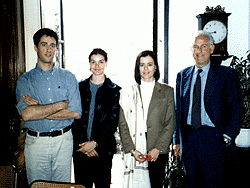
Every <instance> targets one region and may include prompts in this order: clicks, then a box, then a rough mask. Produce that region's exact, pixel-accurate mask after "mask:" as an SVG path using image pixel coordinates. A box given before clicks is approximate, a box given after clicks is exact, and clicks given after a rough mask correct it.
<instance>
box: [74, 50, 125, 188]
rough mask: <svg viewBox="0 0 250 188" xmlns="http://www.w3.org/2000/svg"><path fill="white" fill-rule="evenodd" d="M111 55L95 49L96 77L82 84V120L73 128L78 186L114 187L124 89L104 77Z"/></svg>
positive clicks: (91, 59)
mask: <svg viewBox="0 0 250 188" xmlns="http://www.w3.org/2000/svg"><path fill="white" fill-rule="evenodd" d="M107 60H108V58H107V53H106V52H105V51H104V50H102V49H99V48H97V49H94V50H93V51H92V52H91V53H90V55H89V65H90V70H91V71H92V73H93V74H92V75H91V76H90V77H89V78H88V79H86V80H84V81H82V82H80V83H79V89H80V93H81V102H82V117H81V119H79V120H76V121H75V122H74V124H73V126H72V130H73V138H74V153H73V160H74V171H75V182H76V183H79V184H82V185H84V186H85V187H86V188H92V185H93V183H94V184H95V187H96V188H99V187H101V188H104V187H110V184H111V167H112V159H113V155H114V153H115V152H116V140H115V137H114V133H115V131H116V130H117V126H118V116H119V110H120V105H119V97H120V92H119V90H120V89H121V88H120V87H119V86H118V85H116V84H114V83H113V82H112V81H111V80H110V79H109V78H107V77H106V76H105V74H104V70H105V67H107Z"/></svg>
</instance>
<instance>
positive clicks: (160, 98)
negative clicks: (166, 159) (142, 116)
mask: <svg viewBox="0 0 250 188" xmlns="http://www.w3.org/2000/svg"><path fill="white" fill-rule="evenodd" d="M138 87H139V85H138ZM139 91H140V88H139ZM128 102H129V101H128ZM174 106H175V105H174V89H173V88H171V87H170V86H168V85H166V84H160V83H158V82H156V83H155V86H154V90H153V94H152V98H151V101H150V104H149V109H148V117H147V151H150V150H151V149H153V148H156V149H158V150H160V153H161V154H166V153H167V152H168V150H169V145H170V144H171V141H172V135H173V132H174V130H175V126H176V123H175V107H174ZM123 110H124V109H122V108H121V110H120V117H119V133H120V136H121V141H122V145H123V149H124V150H125V152H126V153H128V152H129V151H131V150H133V149H136V148H135V145H134V143H133V140H132V137H131V136H133V135H130V132H129V128H128V125H127V122H126V119H125V116H124V111H123ZM126 113H127V112H126Z"/></svg>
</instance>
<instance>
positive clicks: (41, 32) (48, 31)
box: [33, 28, 58, 47]
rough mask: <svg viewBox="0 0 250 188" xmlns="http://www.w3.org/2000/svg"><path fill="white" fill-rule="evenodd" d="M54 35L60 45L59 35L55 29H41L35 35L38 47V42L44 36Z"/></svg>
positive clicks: (34, 39) (35, 42) (34, 40)
mask: <svg viewBox="0 0 250 188" xmlns="http://www.w3.org/2000/svg"><path fill="white" fill-rule="evenodd" d="M44 35H45V36H48V37H53V38H54V39H55V40H56V45H58V35H57V34H56V32H55V31H53V30H52V29H49V28H42V29H39V30H38V31H37V32H36V33H35V34H34V36H33V42H34V44H35V45H36V47H38V44H39V42H40V40H41V38H42V37H43V36H44Z"/></svg>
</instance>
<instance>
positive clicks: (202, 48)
mask: <svg viewBox="0 0 250 188" xmlns="http://www.w3.org/2000/svg"><path fill="white" fill-rule="evenodd" d="M192 48H193V50H198V49H199V48H200V50H207V49H208V45H206V44H202V45H201V46H198V45H193V46H192Z"/></svg>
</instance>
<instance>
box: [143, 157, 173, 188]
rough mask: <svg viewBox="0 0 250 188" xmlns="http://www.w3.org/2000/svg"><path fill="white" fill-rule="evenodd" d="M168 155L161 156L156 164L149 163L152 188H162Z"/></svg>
mask: <svg viewBox="0 0 250 188" xmlns="http://www.w3.org/2000/svg"><path fill="white" fill-rule="evenodd" d="M167 162H168V154H160V155H159V157H158V159H157V160H156V161H155V162H149V163H148V169H149V178H150V182H151V188H162V185H163V184H162V183H163V180H164V178H165V168H166V164H167Z"/></svg>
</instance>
